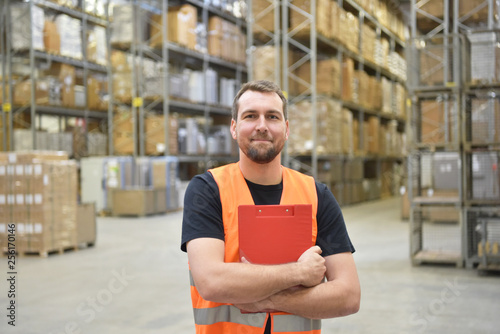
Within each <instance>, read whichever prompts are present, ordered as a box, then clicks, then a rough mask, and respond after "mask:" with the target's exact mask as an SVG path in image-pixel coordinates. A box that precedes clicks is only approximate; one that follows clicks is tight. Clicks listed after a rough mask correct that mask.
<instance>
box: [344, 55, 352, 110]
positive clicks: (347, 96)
mask: <svg viewBox="0 0 500 334" xmlns="http://www.w3.org/2000/svg"><path fill="white" fill-rule="evenodd" d="M353 82H354V60H352V59H351V58H345V59H344V61H343V62H342V99H343V100H346V101H353V94H354V92H353Z"/></svg>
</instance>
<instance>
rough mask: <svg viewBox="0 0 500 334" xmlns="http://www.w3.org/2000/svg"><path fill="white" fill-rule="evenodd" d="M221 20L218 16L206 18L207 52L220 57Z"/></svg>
mask: <svg viewBox="0 0 500 334" xmlns="http://www.w3.org/2000/svg"><path fill="white" fill-rule="evenodd" d="M222 21H223V19H222V18H221V17H219V16H211V17H210V18H209V19H208V54H210V55H212V56H215V57H221V53H222Z"/></svg>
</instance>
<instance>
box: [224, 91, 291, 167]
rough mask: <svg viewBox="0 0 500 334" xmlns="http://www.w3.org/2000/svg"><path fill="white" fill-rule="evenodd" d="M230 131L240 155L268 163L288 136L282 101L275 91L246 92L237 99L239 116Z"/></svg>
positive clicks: (279, 150) (232, 123)
mask: <svg viewBox="0 0 500 334" xmlns="http://www.w3.org/2000/svg"><path fill="white" fill-rule="evenodd" d="M231 133H232V136H233V138H234V139H236V141H237V142H238V146H239V147H240V150H241V152H242V153H243V154H245V155H246V156H247V157H248V158H249V159H250V160H252V161H254V162H256V163H261V164H265V163H269V162H271V161H272V160H274V158H276V156H277V155H278V154H280V152H281V150H282V149H283V146H284V145H285V141H286V140H287V139H288V133H289V129H288V121H285V118H284V115H283V101H281V98H280V97H279V96H278V94H276V93H261V92H255V91H246V92H245V93H244V94H243V95H242V96H241V97H240V100H239V108H238V119H237V121H235V120H231Z"/></svg>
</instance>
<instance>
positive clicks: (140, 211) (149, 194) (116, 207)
mask: <svg viewBox="0 0 500 334" xmlns="http://www.w3.org/2000/svg"><path fill="white" fill-rule="evenodd" d="M112 193H113V205H112V213H113V216H146V215H150V214H154V213H156V208H155V206H156V203H155V191H154V190H153V188H149V189H134V188H127V189H116V188H115V189H113V190H112Z"/></svg>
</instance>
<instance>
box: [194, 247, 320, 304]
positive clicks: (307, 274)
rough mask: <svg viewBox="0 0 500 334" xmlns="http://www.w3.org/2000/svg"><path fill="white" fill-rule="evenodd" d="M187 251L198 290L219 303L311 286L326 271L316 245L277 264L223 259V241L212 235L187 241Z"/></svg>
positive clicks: (318, 281) (251, 299)
mask: <svg viewBox="0 0 500 334" xmlns="http://www.w3.org/2000/svg"><path fill="white" fill-rule="evenodd" d="M187 253H188V259H189V266H190V268H191V274H192V276H193V280H194V282H195V285H196V288H197V289H198V292H199V293H200V295H201V296H202V297H203V298H204V299H206V300H210V301H213V302H220V303H232V304H235V303H238V304H241V303H254V302H257V301H259V300H263V299H265V298H268V297H269V296H271V295H273V294H276V293H277V292H279V291H282V290H285V289H288V288H291V287H293V286H297V285H304V286H314V285H317V284H318V283H320V282H321V281H322V280H323V278H324V275H325V271H326V267H325V260H324V258H323V257H321V255H320V254H321V249H320V248H319V247H318V246H314V247H311V248H310V249H308V250H307V251H305V252H304V253H303V254H302V255H301V257H300V258H299V260H298V261H297V262H293V263H287V264H280V265H254V264H249V263H225V262H224V241H222V240H219V239H214V238H198V239H194V240H191V241H189V243H188V244H187Z"/></svg>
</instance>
